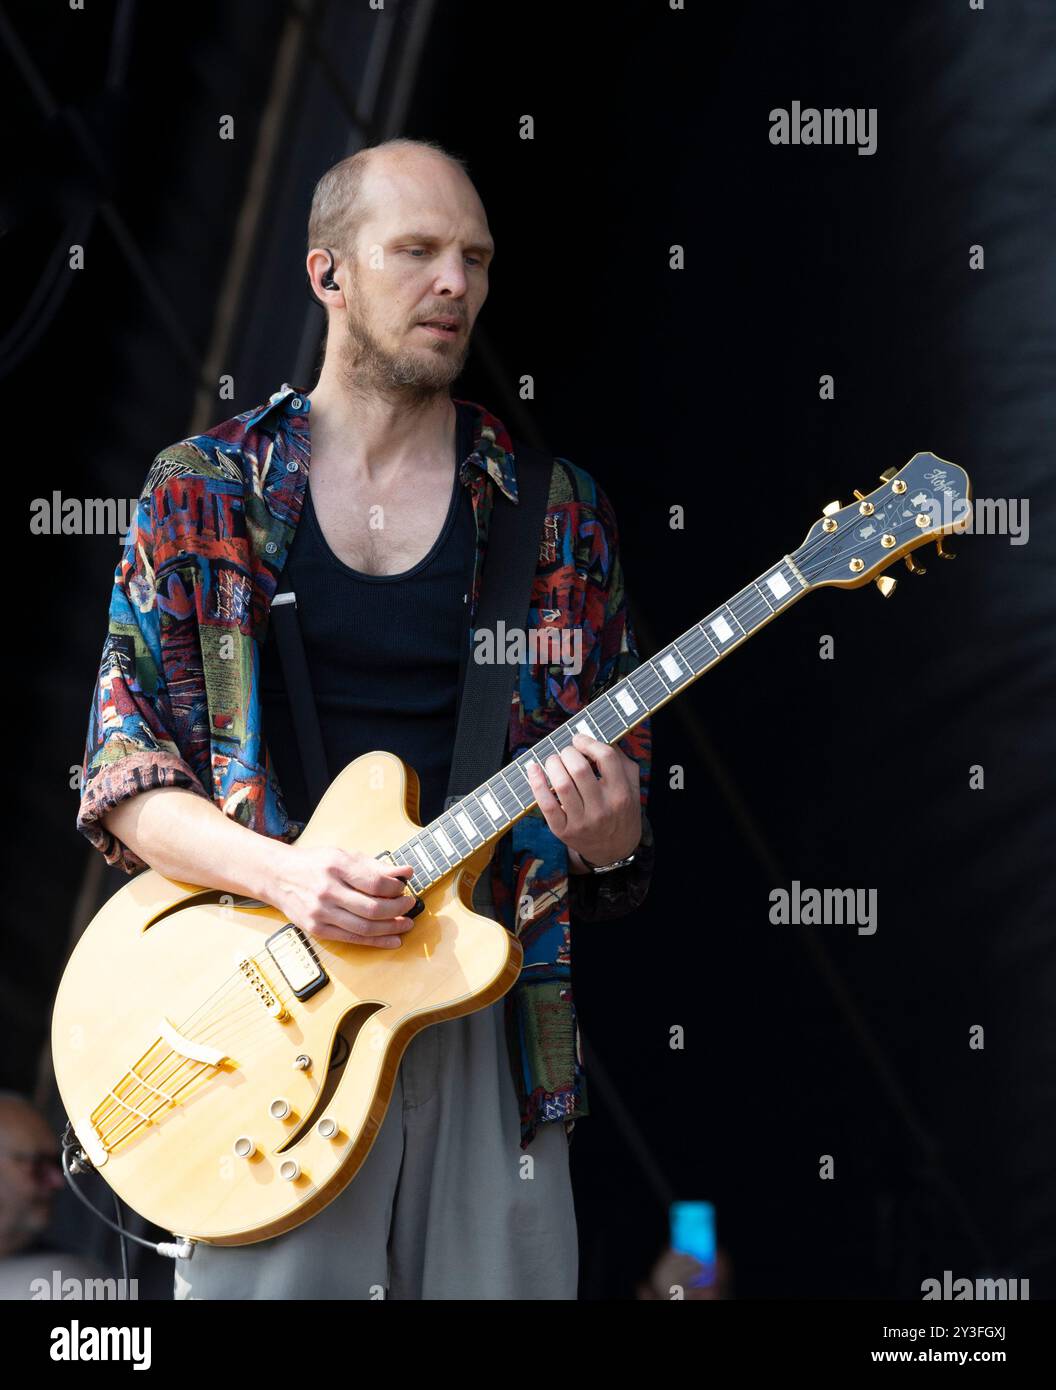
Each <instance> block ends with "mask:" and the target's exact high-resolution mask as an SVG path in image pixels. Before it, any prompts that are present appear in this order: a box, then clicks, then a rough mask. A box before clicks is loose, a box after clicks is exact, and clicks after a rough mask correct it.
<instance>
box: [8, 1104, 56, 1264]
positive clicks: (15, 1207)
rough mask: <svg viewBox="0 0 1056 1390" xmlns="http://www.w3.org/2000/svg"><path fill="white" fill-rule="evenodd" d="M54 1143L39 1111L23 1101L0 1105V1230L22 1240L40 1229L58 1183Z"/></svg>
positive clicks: (48, 1216) (46, 1222)
mask: <svg viewBox="0 0 1056 1390" xmlns="http://www.w3.org/2000/svg"><path fill="white" fill-rule="evenodd" d="M58 1149H59V1146H58V1143H57V1141H56V1139H55V1136H54V1135H53V1134H52V1133H51V1131H50V1130H49V1129H48V1126H47V1124H46V1123H45V1121H44V1119H43V1117H42V1116H41V1115H39V1114H37V1112H36V1111H35V1110H33V1109H31V1108H30V1107H29V1106H27V1105H21V1104H18V1105H16V1104H15V1103H14V1102H9V1101H6V1100H5V1101H4V1103H3V1105H2V1107H0V1230H2V1231H3V1235H4V1239H5V1241H7V1242H15V1243H26V1242H28V1241H29V1240H31V1239H32V1238H33V1237H34V1236H35V1235H37V1234H38V1233H39V1232H40V1231H42V1230H43V1229H44V1227H45V1226H46V1225H47V1224H48V1220H49V1218H50V1216H51V1204H52V1198H53V1197H54V1195H55V1192H56V1190H57V1189H58V1188H60V1187H61V1186H62V1183H63V1178H62V1171H61V1169H60V1167H59V1163H58Z"/></svg>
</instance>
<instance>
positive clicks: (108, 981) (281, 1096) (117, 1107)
mask: <svg viewBox="0 0 1056 1390" xmlns="http://www.w3.org/2000/svg"><path fill="white" fill-rule="evenodd" d="M417 814H418V779H417V777H416V775H415V774H414V772H413V771H411V770H410V769H409V768H407V767H405V765H404V764H403V763H402V762H401V761H400V760H399V759H398V758H396V757H394V756H393V755H392V754H389V753H368V754H365V755H364V756H363V757H361V758H358V759H356V761H355V762H353V763H350V764H349V766H348V767H347V768H346V769H345V770H344V771H343V772H342V773H341V774H340V776H338V777H337V778H336V779H335V781H334V782H333V783H332V785H331V786H330V788H329V789H328V791H327V792H326V795H325V796H324V797H323V799H322V801H321V802H320V804H319V806H318V808H317V810H316V813H315V815H314V816H313V817H312V819H311V821H310V822H309V823H308V825H307V826H306V827H305V829H304V831H303V833H302V835H301V839H300V841H299V843H303V844H319V845H323V844H334V845H338V846H340V847H341V848H342V849H346V850H359V851H362V852H364V853H367V854H371V855H377V854H381V853H382V852H383V851H386V850H390V851H394V850H395V849H396V848H397V847H398V846H399V845H401V844H403V843H404V842H405V841H407V840H408V839H409V838H410V836H411V835H413V834H414V832H415V829H416V827H417V825H418V819H417ZM492 850H493V844H488V845H485V846H483V847H482V848H481V849H480V850H479V852H478V853H477V854H475V855H474V856H473V857H472V858H471V859H467V860H466V861H465V863H464V865H463V867H462V868H461V869H460V870H457V871H455V872H453V873H452V874H450V875H449V876H448V877H447V878H445V879H444V880H442V881H441V882H440V883H439V884H438V885H437V886H436V887H435V888H433V889H431V890H430V891H429V892H427V893H426V894H424V895H423V902H424V904H425V908H424V911H422V912H421V913H420V914H419V915H418V916H417V917H416V918H415V919H414V925H413V927H412V928H411V930H410V931H408V932H406V933H404V937H403V944H402V946H400V947H399V948H398V949H386V948H381V947H373V946H344V945H341V944H339V943H338V942H335V941H323V940H318V939H316V938H314V937H309V936H307V935H306V934H305V936H304V939H305V940H306V941H307V942H308V943H309V944H310V946H311V949H312V950H313V951H314V953H315V956H316V958H317V961H318V964H319V965H320V966H321V967H322V969H323V971H325V975H326V977H327V978H326V983H325V984H324V985H322V987H320V988H318V989H317V990H316V992H314V993H312V994H311V995H310V997H306V998H298V997H297V994H296V993H295V988H294V985H295V984H296V979H295V969H296V968H297V967H298V962H297V961H294V963H293V964H294V968H293V969H291V979H292V980H293V984H291V980H290V979H287V977H286V976H284V975H283V973H282V971H281V970H280V969H279V967H278V965H277V963H276V959H275V957H274V956H273V955H272V954H271V952H270V951H269V949H268V947H267V945H266V943H267V941H268V939H269V937H271V936H272V934H273V933H275V932H276V931H278V930H279V929H280V928H282V927H283V926H284V924H285V919H284V918H283V917H282V915H281V914H280V913H279V912H277V911H276V910H275V909H273V908H271V907H266V906H263V905H256V906H245V905H241V904H240V903H239V901H238V900H233V899H232V896H231V895H223V894H219V893H214V892H205V891H204V890H202V889H200V888H196V887H193V886H191V885H188V884H181V883H175V882H172V881H171V880H169V879H167V878H164V877H163V876H162V875H160V874H158V873H155V872H154V871H152V870H148V871H146V872H144V873H142V874H140V875H139V876H137V877H136V878H134V879H133V880H132V881H131V882H130V883H128V884H127V885H126V886H125V887H123V888H122V889H120V890H119V891H118V892H117V893H116V894H115V895H114V896H113V897H112V898H111V899H110V901H109V902H108V903H107V904H106V905H105V906H104V908H103V909H102V911H101V912H100V913H99V914H98V916H97V917H96V918H95V919H94V920H93V922H92V923H91V925H90V926H89V927H88V929H87V931H86V932H85V934H84V936H83V937H82V938H81V940H80V942H79V943H78V945H77V947H76V949H75V950H74V952H73V954H72V956H71V958H70V961H69V963H68V965H67V967H66V971H65V974H64V976H63V979H62V983H61V986H60V988H59V993H58V996H57V999H56V1003H55V1009H54V1015H53V1020H52V1048H53V1053H54V1058H55V1073H56V1078H57V1081H58V1086H59V1091H60V1093H61V1096H62V1099H63V1103H64V1104H65V1106H66V1110H67V1113H68V1114H69V1116H70V1118H71V1120H72V1121H73V1124H74V1128H75V1130H76V1132H77V1135H78V1138H79V1139H80V1141H81V1143H82V1145H84V1146H85V1148H86V1150H87V1151H88V1152H89V1153H90V1155H91V1156H92V1158H93V1162H95V1164H96V1166H97V1167H98V1168H99V1169H100V1171H101V1173H102V1175H103V1176H105V1178H106V1179H107V1181H108V1183H109V1184H110V1186H111V1187H112V1188H113V1189H114V1190H115V1191H116V1192H117V1193H118V1195H119V1196H120V1197H122V1198H123V1199H124V1200H125V1201H126V1202H127V1203H128V1205H129V1206H130V1207H132V1208H133V1209H134V1210H135V1211H137V1212H139V1213H140V1214H141V1215H142V1216H144V1217H146V1218H147V1219H148V1220H150V1221H153V1222H155V1223H156V1224H157V1225H159V1226H161V1227H162V1228H164V1229H165V1230H168V1231H172V1232H174V1233H175V1234H177V1235H181V1236H189V1237H192V1238H193V1239H196V1240H203V1241H207V1242H210V1243H212V1244H216V1245H246V1244H250V1243H252V1242H254V1241H258V1240H264V1239H266V1238H268V1237H270V1236H275V1235H279V1234H281V1233H282V1232H284V1231H288V1230H291V1229H292V1228H293V1227H295V1226H298V1225H300V1224H301V1223H302V1222H304V1221H307V1220H308V1219H309V1218H310V1217H311V1216H313V1215H315V1213H316V1212H318V1211H319V1210H321V1208H323V1207H324V1206H326V1204H327V1203H328V1202H331V1201H333V1199H334V1198H335V1197H336V1196H337V1195H338V1194H339V1193H340V1192H341V1191H342V1189H343V1188H344V1187H345V1186H346V1185H347V1184H348V1183H349V1182H350V1181H351V1180H352V1178H353V1177H354V1176H355V1174H356V1172H357V1171H358V1169H359V1167H360V1165H361V1164H362V1162H363V1160H364V1159H365V1158H366V1155H367V1153H368V1151H369V1149H370V1146H371V1144H372V1143H373V1141H374V1137H375V1135H376V1134H377V1132H378V1129H379V1128H380V1126H381V1122H382V1119H383V1118H384V1115H385V1111H386V1109H387V1106H388V1103H389V1099H390V1097H391V1095H392V1089H393V1085H394V1083H395V1078H396V1072H397V1068H398V1066H399V1063H400V1059H401V1057H402V1055H403V1053H404V1050H405V1049H406V1047H407V1045H408V1043H409V1042H410V1041H411V1039H412V1038H413V1036H414V1035H415V1033H417V1032H418V1031H419V1030H420V1029H422V1028H424V1027H426V1026H428V1025H429V1024H432V1023H437V1022H439V1021H441V1020H443V1019H449V1018H456V1017H458V1016H460V1015H462V1014H467V1013H472V1012H474V1011H475V1010H477V1009H482V1008H484V1007H486V1006H487V1005H489V1004H491V1003H493V1002H494V1001H495V1000H496V999H499V998H500V997H501V996H502V995H503V994H505V993H506V991H507V990H509V989H510V988H511V986H512V985H513V984H514V982H515V981H516V979H517V976H518V974H519V972H520V966H521V959H522V951H521V946H520V943H519V942H518V941H517V939H516V938H515V937H514V936H512V935H511V934H510V933H509V932H508V931H506V929H505V928H504V927H503V926H502V925H501V924H500V923H498V922H495V921H492V920H491V919H489V918H486V917H483V916H481V915H480V914H478V913H476V912H474V911H473V910H472V908H471V906H470V902H471V893H472V888H473V884H474V882H475V881H476V879H477V878H478V877H479V875H480V873H481V872H482V871H483V870H484V869H485V867H486V866H487V864H488V862H489V860H490V858H491V854H492ZM288 945H290V938H289V937H285V938H283V940H282V942H280V943H279V945H278V946H277V947H276V950H277V951H280V956H279V958H280V959H288V954H287V955H286V956H285V957H284V956H283V955H282V954H281V953H282V952H284V951H286V948H287V946H288ZM293 946H294V952H295V954H296V953H297V951H298V950H299V948H297V947H296V943H293ZM299 966H300V968H303V966H304V961H303V959H302V960H301V961H300V963H299ZM195 1052H197V1053H199V1054H201V1055H199V1056H194V1055H188V1053H191V1054H193V1053H195ZM210 1058H213V1060H210ZM305 1058H307V1059H309V1061H308V1064H307V1065H305V1063H304V1060H303V1059H305ZM216 1059H220V1060H216ZM298 1059H301V1060H300V1061H298ZM342 1059H344V1060H342ZM332 1062H333V1063H334V1064H333V1065H331V1063H332ZM287 1106H288V1112H287V1113H283V1111H284V1108H285V1107H287ZM320 1122H322V1123H320ZM331 1128H332V1130H333V1132H332V1133H330V1130H331ZM240 1140H241V1141H243V1142H242V1143H241V1144H239V1142H238V1141H240ZM247 1141H248V1143H250V1144H252V1146H253V1149H252V1152H251V1153H250V1154H249V1155H247V1156H242V1152H243V1151H244V1150H245V1149H246V1147H247ZM93 1149H94V1153H93V1152H92V1150H93ZM283 1165H287V1166H286V1167H285V1168H284V1167H283ZM290 1165H295V1166H296V1169H297V1171H296V1172H294V1169H293V1167H291V1166H290Z"/></svg>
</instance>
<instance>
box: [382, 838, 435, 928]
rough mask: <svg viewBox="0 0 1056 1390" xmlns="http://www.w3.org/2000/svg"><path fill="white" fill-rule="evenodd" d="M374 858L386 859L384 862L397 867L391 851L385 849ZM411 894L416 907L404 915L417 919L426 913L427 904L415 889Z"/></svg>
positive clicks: (411, 890)
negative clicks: (419, 915)
mask: <svg viewBox="0 0 1056 1390" xmlns="http://www.w3.org/2000/svg"><path fill="white" fill-rule="evenodd" d="M374 858H375V859H384V860H386V862H387V863H389V864H391V865H393V867H395V865H396V860H395V859H394V858H393V856H392V851H391V850H387V849H383V850H382V851H381V853H380V854H376V855H375V856H374ZM408 886H409V881H408ZM410 892H411V896H412V897H413V898H414V906H413V907H412V908H411V909H410V910H409V911H408V912H405V913H404V914H403V915H404V916H405V917H417V916H418V914H419V912H424V911H425V903H423V902H422V900H421V898H420V897H419V896H418V894H417V893H416V892H415V891H414V889H413V888H411V889H410Z"/></svg>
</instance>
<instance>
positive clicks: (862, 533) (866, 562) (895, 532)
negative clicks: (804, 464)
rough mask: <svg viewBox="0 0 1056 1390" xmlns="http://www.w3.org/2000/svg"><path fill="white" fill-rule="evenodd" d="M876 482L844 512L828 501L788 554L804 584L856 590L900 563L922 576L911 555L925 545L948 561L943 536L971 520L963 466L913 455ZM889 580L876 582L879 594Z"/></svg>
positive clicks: (888, 587)
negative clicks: (934, 547)
mask: <svg viewBox="0 0 1056 1390" xmlns="http://www.w3.org/2000/svg"><path fill="white" fill-rule="evenodd" d="M881 479H882V486H880V487H878V488H877V489H876V490H875V491H874V492H870V493H868V494H864V493H860V492H857V491H856V492H855V494H854V495H855V498H856V499H857V500H856V501H854V502H851V503H849V504H848V505H847V506H846V507H841V506H840V504H839V503H838V502H830V504H829V505H828V506H827V507H826V508H825V513H824V515H823V516H822V517H821V518H820V519H819V520H818V521H816V522H815V523H814V525H813V526H812V527H811V528H810V530H809V531H808V532H807V535H806V538H805V539H804V541H803V544H802V545H801V546H800V547H799V549H798V550H795V551H793V552H792V556H791V558H792V559H793V560H794V561H795V563H796V567H797V568H798V570H799V572H800V574H801V575H802V577H803V579H804V580H805V581H806V583H807V585H808V586H810V587H814V586H820V585H822V584H835V585H837V586H838V587H840V588H844V589H855V588H857V587H858V586H859V585H861V584H867V583H868V582H869V581H870V580H871V579H877V576H878V575H879V574H880V573H881V571H883V570H886V569H887V568H888V566H890V565H892V564H894V563H895V561H896V560H901V559H904V560H905V562H906V567H907V568H908V569H909V571H910V572H911V573H912V574H923V573H924V568H923V566H922V565H918V564H917V563H916V562H915V561H914V560H913V558H912V553H911V552H912V551H914V550H916V549H918V548H919V547H920V546H922V545H927V544H928V542H929V541H931V542H934V543H935V545H936V548H937V550H938V553H939V555H940V556H942V557H943V559H952V558H953V556H952V553H951V552H950V551H948V550H945V549H944V548H943V544H942V541H943V537H944V536H949V535H953V534H954V533H956V532H958V531H964V530H965V529H966V528H967V526H968V524H969V522H970V521H971V516H972V503H971V496H972V490H971V483H970V481H969V479H968V474H967V473H965V471H964V469H963V468H958V466H957V465H956V464H955V463H949V462H948V461H947V460H946V459H940V458H939V457H938V456H937V455H936V454H914V455H913V457H912V458H911V459H910V461H909V462H908V463H907V464H906V466H905V467H904V468H901V469H899V470H898V472H897V473H896V472H895V470H894V469H893V468H892V469H890V470H889V471H888V472H886V473H884V474H882V475H881ZM895 583H896V581H895V580H894V579H891V578H883V579H877V584H878V585H879V587H880V590H881V592H882V593H883V594H884V595H885V596H887V595H889V594H890V593H891V592H892V590H893V589H894V587H895Z"/></svg>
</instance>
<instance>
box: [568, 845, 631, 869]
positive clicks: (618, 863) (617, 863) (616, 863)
mask: <svg viewBox="0 0 1056 1390" xmlns="http://www.w3.org/2000/svg"><path fill="white" fill-rule="evenodd" d="M637 853H638V851H637V850H635V851H634V853H633V854H629V855H628V856H627V858H626V859H614V860H613V861H612V863H611V864H592V863H591V862H590V860H589V859H584V858H583V855H582V854H581V855H580V856H579V857H580V859H582V860H583V863H584V864H586V866H587V868H588V869H589V870H590V872H591V873H592V874H607V873H610V872H611V871H612V870H613V869H622V868H623V866H624V865H625V864H633V863H634V860H635V856H636V855H637Z"/></svg>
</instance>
